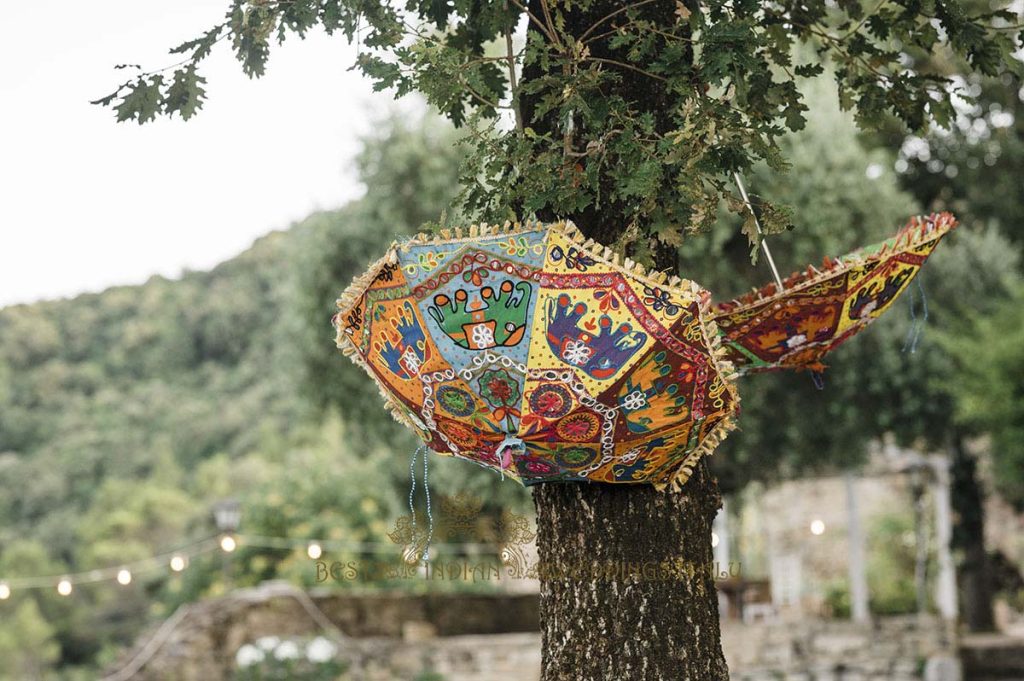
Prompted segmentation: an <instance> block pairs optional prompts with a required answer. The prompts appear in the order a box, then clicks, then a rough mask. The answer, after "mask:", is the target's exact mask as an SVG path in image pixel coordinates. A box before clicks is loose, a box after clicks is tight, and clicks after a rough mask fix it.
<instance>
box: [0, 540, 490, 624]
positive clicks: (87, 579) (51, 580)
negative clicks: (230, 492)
mask: <svg viewBox="0 0 1024 681" xmlns="http://www.w3.org/2000/svg"><path fill="white" fill-rule="evenodd" d="M241 543H244V544H245V545H246V546H252V547H259V548H266V549H279V550H283V551H298V550H304V551H305V553H306V555H307V556H309V557H310V558H313V559H314V560H318V559H319V558H320V557H322V556H323V555H324V554H325V553H326V552H327V551H328V550H331V551H339V552H340V551H354V552H357V553H382V554H394V553H395V552H400V551H401V547H399V546H396V545H395V544H394V543H393V542H382V541H378V542H358V541H350V540H329V539H300V538H292V537H267V536H259V535H248V534H246V535H231V534H225V535H222V536H219V537H218V536H214V537H208V538H206V539H200V540H197V541H195V542H193V543H191V544H189V545H187V546H183V547H180V548H178V549H177V550H175V551H174V552H173V553H171V552H168V553H159V554H156V555H153V556H150V557H148V558H142V559H139V560H137V561H133V562H131V563H125V564H122V565H119V566H111V567H107V568H99V569H93V570H87V571H84V572H78V573H73V574H65V575H49V576H45V575H38V576H34V577H15V578H7V579H0V602H2V601H5V600H7V599H9V598H10V597H11V595H12V594H13V592H14V591H19V592H20V591H22V590H31V589H53V588H54V584H56V586H57V593H59V594H60V595H61V596H70V595H71V593H72V592H73V591H75V589H76V588H77V587H78V586H79V585H82V584H95V583H101V582H114V583H118V584H121V585H122V586H126V585H128V584H130V583H131V582H132V581H134V580H135V578H136V577H137V576H138V575H140V574H146V573H150V572H159V571H164V572H166V571H167V570H168V568H169V569H170V571H171V572H176V573H177V572H182V571H183V570H185V569H186V568H188V566H189V564H190V563H191V562H192V561H193V560H194V559H196V558H197V557H199V556H202V555H205V554H207V553H211V552H214V551H217V550H220V551H224V552H225V553H230V552H232V551H235V550H236V549H237V548H238V547H239V546H240V545H241ZM440 546H441V547H449V548H452V549H455V550H463V551H465V550H470V551H492V550H500V548H501V547H500V546H498V545H496V544H490V543H486V542H458V543H446V544H441V545H440ZM411 549H412V553H413V554H414V555H415V558H417V559H418V557H419V556H418V551H417V550H416V548H415V547H411ZM402 556H403V557H405V553H404V552H403V553H402ZM414 562H415V559H414ZM0 613H2V610H0ZM0 616H2V615H0Z"/></svg>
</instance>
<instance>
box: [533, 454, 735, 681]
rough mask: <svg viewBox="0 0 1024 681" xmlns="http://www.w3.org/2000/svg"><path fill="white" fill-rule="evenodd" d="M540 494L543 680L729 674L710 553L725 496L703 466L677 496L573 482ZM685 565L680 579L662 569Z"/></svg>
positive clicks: (655, 680)
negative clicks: (712, 530)
mask: <svg viewBox="0 0 1024 681" xmlns="http://www.w3.org/2000/svg"><path fill="white" fill-rule="evenodd" d="M533 498H534V501H535V502H536V504H537V526H538V536H537V546H538V549H539V553H540V561H541V589H540V615H541V630H542V632H543V675H542V677H541V678H542V679H543V680H544V681H569V680H572V681H598V680H600V681H612V680H615V681H660V680H662V679H665V680H667V679H673V680H675V679H687V680H689V681H703V680H704V679H727V678H728V676H729V675H728V671H727V669H726V665H725V658H724V657H723V655H722V649H721V642H720V632H719V622H718V599H717V596H716V592H715V583H714V578H713V575H712V569H713V566H712V557H711V522H712V520H713V519H714V515H715V511H716V510H717V509H718V507H719V504H720V497H719V495H718V488H717V484H716V483H715V481H714V479H713V478H712V477H711V476H710V475H709V474H708V471H707V466H706V465H705V464H701V465H700V466H698V467H697V470H696V471H695V473H694V476H693V477H692V478H691V479H690V480H689V481H688V482H687V483H686V485H685V491H684V492H683V493H681V494H672V493H667V492H658V491H657V490H655V489H654V488H653V487H651V486H649V485H623V486H616V485H604V484H585V483H576V484H549V485H540V486H538V487H537V488H536V489H535V491H534V496H533ZM679 563H681V564H682V566H683V567H684V569H683V571H682V574H681V576H680V578H679V579H674V578H671V576H669V575H670V574H671V573H664V572H662V571H661V570H660V567H661V566H663V565H665V564H679Z"/></svg>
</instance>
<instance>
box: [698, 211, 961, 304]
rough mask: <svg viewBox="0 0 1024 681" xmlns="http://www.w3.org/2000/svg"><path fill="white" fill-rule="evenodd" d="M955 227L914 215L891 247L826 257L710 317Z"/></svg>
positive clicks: (937, 217)
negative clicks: (779, 284) (817, 263)
mask: <svg viewBox="0 0 1024 681" xmlns="http://www.w3.org/2000/svg"><path fill="white" fill-rule="evenodd" d="M957 226H959V223H958V222H957V219H956V217H955V216H954V215H953V214H952V213H949V212H942V213H932V214H930V215H918V216H914V217H912V218H910V219H909V220H908V221H907V223H906V224H905V225H904V226H903V227H902V228H901V229H900V231H899V232H897V233H896V236H895V237H893V238H892V243H891V244H890V243H888V241H889V240H888V239H887V240H886V241H883V242H881V243H879V244H875V245H874V246H867V247H865V248H861V249H858V250H856V251H853V252H851V253H849V254H847V255H843V256H840V257H837V258H830V257H827V256H826V257H825V259H824V262H823V263H822V267H821V268H818V267H815V266H814V265H808V267H807V269H806V270H804V271H802V272H800V271H798V272H794V273H793V274H791V275H789V276H788V277H786V278H785V279H783V281H782V283H783V285H784V286H785V288H784V289H783V290H782V291H777V290H776V289H777V287H776V285H775V284H774V282H772V283H768V284H766V285H765V286H762V287H761V288H755V289H754V290H752V291H750V292H749V293H745V294H743V295H741V296H738V297H737V298H734V299H732V300H730V301H727V302H722V303H716V304H714V305H713V306H712V307H713V311H712V316H713V317H714V318H717V317H719V316H721V315H726V314H733V313H735V312H738V311H742V310H745V309H747V308H750V307H754V306H757V305H760V304H762V303H764V302H765V301H769V300H773V299H774V298H776V297H777V296H780V295H783V294H786V293H792V292H793V291H799V290H802V289H805V288H809V287H811V286H814V285H816V284H818V283H820V282H821V281H822V280H824V279H826V278H828V277H831V276H833V275H835V274H837V273H840V272H844V271H847V270H850V269H853V268H855V267H860V266H862V265H864V264H865V263H868V262H871V261H873V260H881V259H883V258H884V257H885V256H887V255H890V254H891V253H892V252H893V251H897V250H901V249H907V248H915V247H917V246H920V245H922V244H924V243H926V242H928V241H931V240H932V239H934V238H939V239H941V238H942V237H944V236H945V235H946V234H948V233H949V232H951V231H952V230H954V229H956V227H957Z"/></svg>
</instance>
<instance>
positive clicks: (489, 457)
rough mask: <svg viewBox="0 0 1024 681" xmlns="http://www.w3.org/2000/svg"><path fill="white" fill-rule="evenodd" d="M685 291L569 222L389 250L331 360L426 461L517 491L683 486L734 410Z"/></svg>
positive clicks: (699, 298) (712, 345)
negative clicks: (488, 473) (368, 391)
mask: <svg viewBox="0 0 1024 681" xmlns="http://www.w3.org/2000/svg"><path fill="white" fill-rule="evenodd" d="M709 300H710V296H709V295H708V293H707V292H706V291H704V290H703V289H701V288H700V287H699V286H697V285H696V284H694V283H692V282H689V281H685V280H681V279H679V278H678V277H671V278H669V277H667V276H666V275H664V274H662V273H646V272H645V271H644V269H643V268H642V267H641V266H640V265H637V264H635V263H632V262H630V261H629V260H628V259H627V260H626V261H625V262H623V263H620V262H619V259H618V256H617V255H616V254H614V253H613V252H612V251H611V250H610V249H608V248H604V247H602V246H601V245H599V244H597V243H595V242H593V241H585V240H584V239H583V237H582V236H581V235H580V233H579V232H578V231H577V230H576V228H575V227H573V226H572V225H571V224H566V223H558V224H553V225H540V224H536V223H535V224H527V225H506V226H505V227H503V228H490V227H476V226H474V227H471V228H470V229H469V230H468V232H467V233H462V232H461V230H456V231H455V233H454V234H452V233H450V232H442V233H441V238H440V239H431V238H428V237H426V236H422V235H421V236H418V237H416V238H414V239H412V240H411V241H408V242H405V243H403V244H397V243H396V244H394V245H393V246H392V248H391V249H390V250H389V251H388V253H387V254H386V255H385V256H384V258H382V259H381V260H380V261H379V262H377V263H376V264H375V265H374V266H373V267H371V268H370V270H369V271H368V272H367V273H366V274H365V275H363V276H362V277H360V278H359V279H357V280H356V281H355V282H354V283H353V284H352V286H351V287H349V289H348V290H347V291H346V292H345V293H344V294H343V296H342V297H341V299H340V300H339V301H338V307H339V309H340V311H339V313H338V314H337V315H336V316H335V318H334V324H335V327H336V328H337V331H338V335H337V340H338V346H339V347H340V348H342V349H343V350H344V351H345V353H346V354H348V355H349V356H350V357H351V358H352V359H353V360H354V361H355V362H356V363H357V364H359V365H360V366H362V367H363V368H364V369H365V370H366V371H367V372H368V373H369V374H370V375H371V376H372V377H373V378H374V380H376V382H377V383H378V384H379V386H380V388H381V392H382V394H383V395H384V398H385V400H386V401H387V403H388V405H389V407H390V409H391V410H392V412H393V413H394V415H395V416H396V418H397V419H398V420H399V421H401V422H402V423H405V424H406V425H408V426H410V427H412V428H413V429H414V430H415V431H416V432H417V433H418V434H419V436H420V438H421V439H422V440H423V442H424V443H425V444H426V445H427V446H428V447H429V448H430V449H432V450H434V451H436V452H438V453H441V454H448V455H452V456H456V457H461V458H465V459H470V460H472V461H474V462H476V463H478V464H481V465H484V466H487V467H491V468H494V469H496V470H500V471H502V472H503V473H504V474H505V475H509V476H511V477H513V478H516V479H518V480H520V481H521V482H522V483H524V484H534V483H538V482H547V481H553V480H593V481H598V482H609V483H638V482H649V483H654V484H656V485H659V486H664V485H667V484H669V483H674V484H675V485H680V484H682V482H684V481H685V480H686V479H687V478H688V477H689V475H690V473H691V472H692V470H693V466H694V464H695V463H696V461H697V460H698V459H699V458H700V457H701V456H702V455H703V454H705V453H707V452H710V451H711V450H712V449H714V447H715V446H716V445H717V444H718V442H719V441H720V440H721V439H722V438H723V437H724V435H725V433H726V431H727V430H728V429H729V428H731V425H732V418H731V417H732V414H733V412H734V411H735V410H736V407H737V404H738V398H737V396H736V392H735V388H734V387H733V385H732V381H731V378H732V368H731V366H730V364H729V363H728V362H726V361H724V360H723V357H722V352H723V351H722V349H721V348H720V347H719V335H718V331H717V329H716V327H715V325H714V323H713V322H711V321H710V320H709V310H708V304H709Z"/></svg>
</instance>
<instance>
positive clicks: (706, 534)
mask: <svg viewBox="0 0 1024 681" xmlns="http://www.w3.org/2000/svg"><path fill="white" fill-rule="evenodd" d="M545 4H546V3H545V2H544V0H530V2H529V9H530V12H531V13H532V15H533V16H535V17H544V16H545V10H546V7H545V6H544V5H545ZM622 7H623V5H622V3H619V2H615V1H614V0H595V2H593V3H591V4H590V5H588V6H587V7H586V9H581V8H580V7H579V6H575V7H573V8H571V9H565V7H564V6H561V7H560V9H561V11H562V13H563V15H564V18H565V30H566V32H567V33H569V34H570V35H574V36H580V35H582V34H584V33H585V32H586V31H587V30H588V29H589V28H591V27H593V26H594V25H595V24H596V23H598V22H601V21H602V19H605V18H607V17H608V16H609V15H612V14H613V13H614V12H616V10H619V9H621V8H622ZM677 8H678V3H677V2H676V0H653V1H652V2H648V3H646V4H641V5H640V6H639V7H638V8H637V11H638V12H640V13H641V14H642V15H643V17H644V18H645V19H648V20H651V21H652V22H654V23H655V24H661V25H669V24H672V23H674V21H675V17H676V11H677ZM614 25H615V20H609V21H607V22H604V23H602V24H601V28H602V29H603V30H607V29H611V28H613V27H614ZM530 30H531V31H536V28H535V27H532V26H531V28H530ZM535 37H536V36H535ZM589 49H590V51H591V54H593V55H594V56H595V57H603V58H606V59H609V60H613V61H614V60H621V57H622V56H623V55H621V54H618V53H617V50H616V49H614V48H612V47H611V46H610V45H609V43H608V40H607V39H604V40H596V41H593V42H590V43H589ZM617 58H620V59H617ZM610 68H615V67H610ZM540 69H541V67H540V66H539V65H538V64H530V65H527V67H526V68H525V69H524V71H523V82H524V83H525V82H528V81H529V80H531V79H532V78H537V77H539V76H541V75H543V73H542V71H541V70H540ZM618 75H619V77H620V79H619V80H618V81H617V82H616V83H614V84H612V85H609V86H608V90H610V92H609V93H608V94H617V95H619V96H621V97H623V98H625V99H626V100H627V101H630V102H633V103H635V104H636V108H637V110H638V111H643V112H645V113H648V114H650V115H651V116H653V119H654V121H655V125H656V127H658V128H659V129H661V130H663V131H667V130H669V129H671V128H672V126H673V122H672V116H673V115H674V113H675V112H673V111H671V110H670V107H669V105H668V102H669V100H670V98H669V93H668V92H666V91H665V89H664V87H663V85H662V83H661V82H659V81H657V80H655V79H652V78H650V77H649V76H645V75H642V74H637V73H635V72H633V71H629V70H619V72H618ZM519 105H520V110H521V111H522V115H523V119H524V121H525V122H526V124H527V125H529V126H530V127H532V128H533V129H534V130H537V131H538V132H542V133H548V132H550V133H554V134H558V135H562V134H565V130H564V129H563V128H562V127H560V123H559V121H558V120H557V119H556V117H555V116H553V115H549V116H547V117H544V118H540V119H538V118H536V117H535V116H534V113H533V112H534V110H535V108H536V102H535V101H534V100H533V98H531V97H528V96H523V97H521V98H520V101H519ZM586 134H587V131H586V130H577V131H575V132H574V133H573V135H574V136H575V137H574V138H573V139H570V140H569V144H570V146H572V147H575V146H576V145H577V144H579V145H585V142H586ZM602 189H604V188H602ZM609 194H610V192H608V191H602V196H605V197H608V196H609ZM538 217H540V218H541V219H545V220H553V219H558V218H569V219H571V220H573V221H574V222H575V223H576V226H577V227H578V228H579V229H580V230H581V231H582V232H583V233H584V234H585V235H586V236H588V237H590V238H593V239H595V240H597V241H599V242H601V243H603V244H605V245H613V244H614V243H615V242H616V241H617V240H619V239H620V237H621V236H622V234H623V232H624V230H625V228H626V226H627V224H629V219H628V218H627V217H626V206H624V205H621V204H619V203H617V202H616V201H613V200H608V199H607V198H606V199H605V200H604V201H603V203H602V204H601V205H593V206H590V207H588V208H587V209H586V210H584V211H583V212H581V213H580V214H578V215H554V214H551V213H550V212H547V213H545V212H544V211H540V212H539V215H538ZM640 231H641V232H642V230H640ZM626 246H627V247H628V244H626ZM650 246H651V247H652V248H651V250H652V252H653V253H654V255H655V267H656V268H657V269H659V270H662V271H669V272H671V273H676V272H677V270H678V254H677V252H676V251H675V249H673V248H668V247H665V246H664V245H663V244H660V243H654V244H650ZM533 498H534V503H535V504H536V506H537V528H538V535H537V545H538V550H539V554H540V555H539V557H540V572H541V575H540V577H541V598H540V615H541V628H542V630H543V674H542V679H543V681H570V680H571V681H598V680H600V681H659V680H661V679H666V680H667V679H672V680H675V679H688V680H689V681H704V680H709V679H710V680H718V679H727V678H728V670H727V669H726V664H725V658H724V656H723V655H722V648H721V636H720V630H719V621H718V597H717V594H716V591H715V581H714V573H713V570H714V569H715V566H714V565H713V561H712V547H711V523H712V521H713V520H714V516H715V512H716V511H717V509H718V508H719V506H720V505H721V497H720V495H719V492H718V483H717V481H716V480H715V479H714V478H713V477H712V476H711V474H710V473H709V472H708V468H707V465H706V464H705V463H703V462H701V464H700V465H698V466H697V467H696V470H695V472H694V475H693V476H692V477H691V478H690V480H689V481H688V482H687V483H686V484H685V485H684V488H683V492H682V493H678V494H673V493H670V492H658V491H656V490H655V489H654V488H653V487H652V486H650V485H608V484H598V483H589V484H588V483H549V484H546V485H539V486H537V487H536V488H534V495H533Z"/></svg>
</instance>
